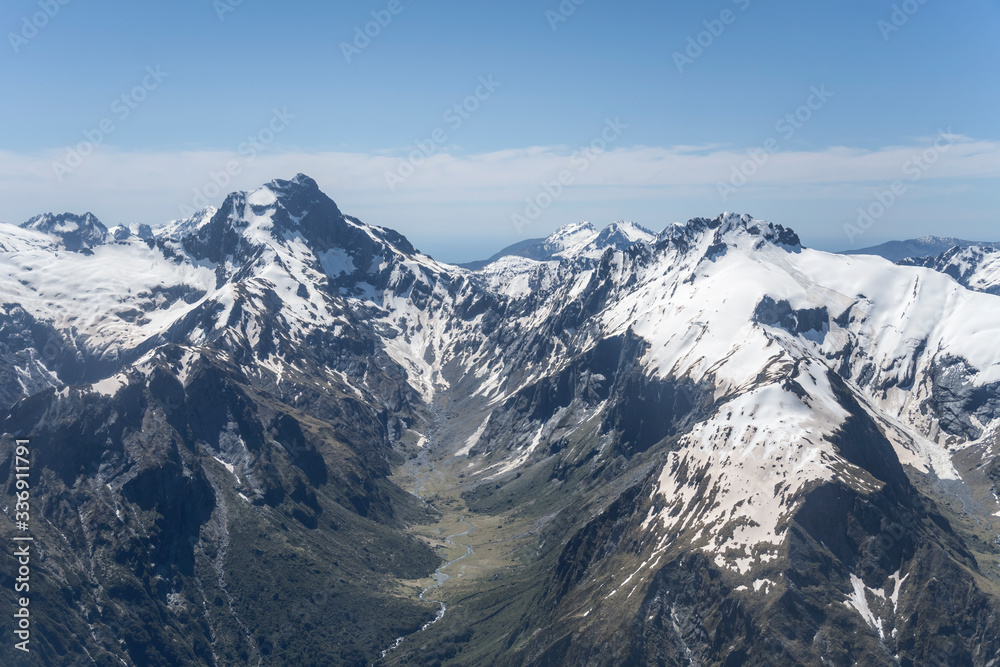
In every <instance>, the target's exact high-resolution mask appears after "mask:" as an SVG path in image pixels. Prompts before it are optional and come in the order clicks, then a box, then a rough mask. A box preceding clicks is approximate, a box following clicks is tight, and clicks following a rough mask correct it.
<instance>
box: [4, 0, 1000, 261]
mask: <svg viewBox="0 0 1000 667" xmlns="http://www.w3.org/2000/svg"><path fill="white" fill-rule="evenodd" d="M236 1H237V0H218V1H217V2H213V0H182V1H179V2H143V3H127V2H104V1H100V0H91V1H90V2H84V1H83V0H68V2H66V4H61V3H60V2H59V0H41V1H39V0H33V1H29V0H7V1H6V2H4V3H3V4H2V6H0V28H2V34H3V36H4V40H3V41H4V43H3V44H0V85H2V86H3V90H4V91H6V92H7V94H6V95H4V98H3V100H2V101H0V120H2V121H3V124H2V127H3V128H4V132H3V135H2V140H0V196H2V199H0V220H3V221H6V222H15V223H16V222H20V221H22V220H24V219H26V218H27V217H29V216H30V215H32V214H34V213H37V212H40V211H43V210H50V209H58V210H64V209H65V210H74V211H82V210H91V211H93V212H94V213H95V214H96V215H98V217H100V218H101V219H102V220H105V222H106V223H108V224H116V223H118V222H128V221H135V222H147V223H154V224H155V223H157V222H161V221H165V220H167V219H171V218H176V217H180V216H181V214H182V213H183V212H184V211H185V209H186V208H190V207H192V206H194V205H196V204H200V203H202V200H203V199H204V200H206V201H208V203H213V204H218V203H220V202H221V200H222V198H223V196H224V194H217V195H216V196H214V197H213V196H211V195H213V194H215V191H216V190H217V189H218V188H215V187H213V184H212V174H215V175H216V176H218V175H219V174H220V173H222V172H224V171H225V170H226V165H227V163H235V164H236V166H237V169H234V171H238V172H239V173H234V174H231V175H230V176H229V178H228V179H227V178H222V179H221V180H223V181H225V182H226V184H227V186H226V187H225V188H222V190H229V189H245V188H252V187H254V186H255V185H258V184H259V183H261V182H264V181H267V180H269V179H271V178H279V177H280V178H288V177H291V176H292V175H294V173H296V172H299V171H303V172H306V173H308V174H310V175H312V176H313V177H314V178H316V179H317V181H318V182H319V183H320V185H321V187H323V189H324V190H325V191H326V192H327V193H328V194H329V195H330V196H331V197H333V198H334V199H335V200H336V201H337V202H338V203H339V204H340V205H341V208H342V209H343V210H344V211H345V212H347V213H350V214H353V215H356V216H358V217H360V218H362V219H364V220H366V221H368V222H372V223H375V224H381V225H386V226H390V227H394V228H396V229H398V230H400V231H402V232H403V233H404V234H406V235H407V236H409V237H410V238H411V239H412V240H413V242H414V243H415V244H416V245H417V246H418V247H420V248H421V249H422V250H424V251H426V252H430V253H431V254H434V255H435V256H437V257H440V258H442V259H445V260H451V261H462V260H468V259H474V258H477V257H479V256H484V255H488V254H491V253H492V252H493V251H494V250H496V249H498V248H499V247H501V246H503V245H506V244H508V243H512V242H514V241H517V240H519V239H521V238H527V237H533V236H543V235H545V234H546V233H548V232H550V231H552V230H553V229H554V228H556V227H557V226H559V225H561V224H565V223H568V222H573V221H577V220H581V219H588V220H591V221H592V222H594V223H596V224H605V223H608V222H611V221H612V220H615V219H619V218H625V219H632V220H635V221H637V222H639V223H641V224H644V225H646V226H647V227H651V228H654V229H660V228H662V227H664V226H665V225H667V224H669V223H671V222H674V221H676V220H685V219H687V218H690V217H693V216H697V215H704V216H709V215H715V214H717V213H719V212H721V211H723V210H738V211H741V212H743V211H746V212H750V213H752V214H754V215H756V216H758V217H762V218H766V219H769V220H773V221H775V222H778V223H781V224H785V225H789V226H792V227H793V228H795V229H796V230H797V231H799V233H800V235H801V236H802V237H803V239H804V241H805V242H806V243H807V245H812V246H815V247H822V248H830V249H840V248H846V247H852V246H853V247H860V246H862V245H869V244H874V243H877V242H881V241H883V240H886V239H889V238H908V237H912V236H918V235H921V234H926V233H937V234H939V235H957V236H965V237H972V238H983V239H987V238H988V239H1000V234H998V233H997V213H996V212H997V208H998V207H997V204H998V203H1000V194H998V193H1000V187H998V185H1000V131H998V130H1000V128H998V121H997V118H998V117H1000V114H998V113H997V110H998V108H1000V85H998V83H1000V81H998V77H1000V46H998V40H997V36H998V35H1000V3H998V2H997V1H996V0H992V1H986V0H959V1H956V2H950V3H946V2H944V1H943V0H926V1H925V2H923V3H921V2H920V1H919V0H910V2H908V3H902V2H891V1H877V0H876V1H872V0H866V1H865V2H861V1H859V0H847V1H840V2H832V1H827V2H808V3H803V2H791V1H784V2H770V3H765V2H763V1H762V0H738V1H735V2H734V1H733V0H716V1H713V2H703V3H663V2H620V3H611V2H608V1H607V0H585V1H583V2H582V3H581V4H579V5H577V4H575V2H573V0H565V1H564V2H563V3H562V5H560V3H559V2H558V1H557V0H551V1H548V2H546V1H540V2H519V1H510V2H503V3H501V2H430V1H429V0H396V2H398V4H394V2H393V0H380V1H375V2H352V3H327V2H306V1H300V2H286V3H277V2H265V1H264V0H242V2H239V4H234V3H235V2H236ZM560 7H562V9H560ZM46 8H47V11H48V13H49V14H51V17H50V16H44V15H39V12H44V11H45V10H46ZM392 10H395V12H396V13H392ZM570 10H572V11H570ZM372 12H376V13H377V14H381V16H382V19H383V23H386V25H384V26H377V28H378V29H377V30H376V29H375V27H376V24H372V23H370V22H372V21H374V20H375V19H374V18H373V16H372ZM386 17H389V18H390V20H388V21H386ZM43 19H44V20H43ZM563 19H564V20H563ZM26 21H27V23H26ZM880 22H881V23H880ZM42 24H44V25H42ZM366 24H369V25H367V27H368V28H369V32H370V33H373V34H374V33H376V32H377V34H376V35H375V36H374V37H371V38H370V41H369V42H368V43H367V44H366V43H365V42H364V41H363V40H362V41H358V42H355V37H356V34H357V31H359V30H360V31H364V30H365V28H366ZM39 25H40V26H41V27H38V26H39ZM32 28H37V30H34V31H33V30H32ZM689 40H691V41H689ZM699 41H700V42H701V46H691V45H692V43H694V44H697V42H699ZM344 43H348V44H352V43H353V44H354V48H353V50H351V53H350V57H349V58H348V57H347V56H345V53H344V47H343V44H344ZM358 47H361V48H358ZM678 53H680V54H682V55H684V57H685V58H687V60H682V61H681V62H680V66H678V56H677V55H676V54H678ZM150 71H154V72H159V73H160V75H159V76H158V77H151V75H150V74H149V73H148V72H150ZM481 81H487V82H489V83H490V85H484V84H483V83H481ZM137 86H138V87H139V89H137V88H136V87H137ZM816 91H820V93H821V94H820V95H819V96H817V94H816ZM477 92H478V93H479V97H478V98H476V94H477ZM122 95H125V96H126V99H125V100H124V101H122V99H121V96H122ZM470 96H472V97H470ZM116 100H117V102H116ZM456 104H458V105H460V106H459V109H458V110H455V109H454V105H456ZM463 104H464V105H465V108H462V105H463ZM810 105H811V106H812V108H810ZM276 110H277V112H278V115H279V116H281V117H282V120H280V121H278V122H276V123H275V121H274V120H273V119H274V116H275V112H276ZM449 110H451V111H449ZM796 113H798V120H796V119H795V114H796ZM788 114H792V118H791V119H790V120H789V119H786V116H787V115H788ZM783 119H786V120H784V124H781V123H782V120H783ZM102 124H103V125H102ZM269 125H271V127H272V128H274V127H278V128H280V130H279V131H278V132H271V133H268V131H267V129H266V128H268V126H269ZM609 125H612V126H614V127H617V128H619V129H618V130H616V131H608V130H607V128H608V127H609ZM103 130H110V131H107V132H105V131H103ZM262 132H263V134H262ZM602 134H604V138H603V139H602V138H601V137H602ZM97 137H100V140H99V141H91V140H93V139H95V138H97ZM250 137H255V138H256V139H257V140H258V141H257V143H256V144H255V147H254V148H253V150H252V151H250V150H247V144H246V142H247V141H248V138H250ZM942 137H946V139H942ZM609 138H610V140H608V139H609ZM88 141H91V143H94V144H95V146H94V150H93V152H92V153H89V154H88V155H86V156H82V159H81V160H80V161H79V164H78V165H75V164H71V160H70V159H69V153H68V151H69V150H70V149H74V150H75V149H78V148H83V149H86V148H87V146H86V145H84V146H82V147H81V146H80V143H81V142H88ZM935 142H936V146H937V147H936V148H935ZM420 143H422V144H423V145H424V147H425V150H424V153H433V155H432V156H430V157H429V159H422V158H423V157H424V155H423V154H421V153H416V154H414V153H413V151H414V147H415V146H417V145H418V144H420ZM251 145H254V144H253V142H251ZM765 146H766V147H768V148H769V149H770V150H765V151H764V152H763V153H762V152H761V151H760V150H756V149H763V148H764V147H765ZM241 147H242V148H243V149H244V150H242V151H241ZM428 147H429V150H426V148H428ZM584 147H591V149H590V150H587V151H585V152H582V153H581V152H580V151H581V149H583V148H584ZM258 149H259V150H258ZM81 152H82V151H81ZM251 155H252V157H251ZM754 155H756V156H757V157H756V159H755V158H754V157H753V156H754ZM920 156H923V158H922V159H921V157H920ZM914 158H917V161H918V163H919V165H920V166H919V167H916V168H915V167H914V163H913V162H912V160H913V159H914ZM407 160H409V161H410V164H409V165H405V164H404V162H405V161H407ZM748 160H750V162H747V161H748ZM55 164H62V165H63V166H64V167H63V168H62V169H61V170H60V168H57V167H55V166H54V165H55ZM66 165H70V166H71V167H72V168H70V169H67V168H66ZM583 165H586V167H585V168H584V166H583ZM411 166H412V167H413V168H412V172H413V173H412V175H410V171H411V170H410V168H409V167H411ZM734 169H736V171H737V172H739V171H740V170H741V169H742V172H743V173H742V175H743V176H746V182H745V183H742V180H743V179H742V178H741V177H740V175H738V174H737V173H736V172H734V171H733V170H734ZM563 172H568V175H566V174H564V176H566V179H565V180H566V184H565V186H564V187H562V188H561V189H560V190H559V192H558V193H557V194H555V196H551V194H552V193H553V192H554V190H553V188H552V185H551V184H552V183H554V182H557V181H558V179H559V175H560V173H563ZM387 173H389V174H396V175H397V176H399V175H400V174H402V175H404V176H405V177H404V178H402V180H399V179H393V178H392V177H391V176H390V177H387V176H386V174H387ZM216 180H220V179H219V178H216ZM894 181H902V182H903V183H904V184H905V188H903V193H902V194H900V195H898V196H895V195H894V196H893V199H892V201H891V203H890V204H889V205H888V206H885V207H884V208H885V210H884V211H881V210H880V209H879V208H878V206H875V208H874V209H873V208H872V206H873V204H875V202H878V201H879V198H880V196H881V197H882V201H883V202H886V201H888V200H887V199H886V197H887V196H888V195H885V194H884V193H886V192H891V191H892V187H891V186H892V184H893V182H894ZM546 184H549V187H548V189H547V188H546ZM720 184H721V185H720ZM727 185H728V186H732V188H731V189H729V188H727V187H726V186H727ZM897 191H899V189H897ZM198 195H202V197H201V198H199V197H198ZM533 204H534V208H533V207H532V205H533ZM859 209H861V210H863V211H870V212H873V213H878V215H877V216H873V217H871V218H870V219H871V220H872V224H870V225H868V226H867V227H866V228H864V229H861V228H860V227H858V219H859ZM518 220H520V221H521V224H518V222H517V221H518ZM525 222H526V223H527V224H524V223H525ZM852 227H853V228H854V232H859V233H854V232H851V228H852Z"/></svg>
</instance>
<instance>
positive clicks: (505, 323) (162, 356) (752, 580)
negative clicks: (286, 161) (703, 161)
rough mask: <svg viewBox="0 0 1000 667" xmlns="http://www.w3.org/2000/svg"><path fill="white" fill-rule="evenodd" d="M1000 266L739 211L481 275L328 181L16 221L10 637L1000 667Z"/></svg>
mask: <svg viewBox="0 0 1000 667" xmlns="http://www.w3.org/2000/svg"><path fill="white" fill-rule="evenodd" d="M898 259H900V260H903V258H898ZM998 267H1000V260H998V255H997V251H996V250H994V249H992V248H990V247H987V246H985V245H974V246H970V247H957V248H953V247H951V246H949V247H948V248H944V249H942V250H941V252H940V253H937V255H936V256H934V257H930V258H926V259H907V260H903V261H899V262H898V263H894V262H893V261H889V260H887V259H885V258H883V257H879V256H870V255H864V254H856V255H845V254H833V253H826V252H820V251H816V250H812V249H809V248H806V247H804V246H803V245H802V243H801V242H800V239H799V237H798V236H797V235H796V233H795V232H794V231H792V230H791V229H788V228H785V227H782V226H780V225H777V224H773V223H770V222H766V221H763V220H758V219H755V218H753V217H752V216H749V215H739V214H734V213H724V214H722V215H720V216H717V217H714V218H696V219H693V220H690V221H688V222H686V223H677V224H673V225H671V226H669V227H667V228H666V229H664V230H662V231H660V232H659V233H654V232H652V231H649V230H646V229H643V228H642V227H640V226H638V225H635V224H633V223H626V222H619V223H615V224H613V225H611V226H609V227H607V228H605V229H603V230H598V229H597V228H596V227H594V226H592V225H589V224H587V223H581V224H576V225H569V226H567V227H563V228H561V229H560V230H558V231H557V232H555V233H554V234H552V235H550V236H549V237H547V238H546V239H543V240H535V241H531V242H526V243H524V244H522V245H521V246H520V247H517V248H513V249H508V251H504V252H501V253H500V254H499V256H497V257H495V258H491V260H490V261H487V262H485V263H480V264H477V265H473V266H471V267H469V266H466V267H458V266H453V265H449V264H445V263H441V262H438V261H436V260H434V259H432V258H431V257H428V256H426V255H424V254H422V253H420V252H418V251H417V250H416V249H415V248H414V247H413V245H412V244H411V243H410V242H409V241H408V240H407V239H406V238H404V237H403V236H402V235H400V234H398V233H397V232H394V231H392V230H390V229H387V228H384V227H376V226H371V225H367V224H365V223H363V222H362V221H360V220H358V219H356V218H353V217H351V216H349V215H345V214H344V213H342V212H341V211H340V209H339V208H338V206H337V205H336V204H335V203H334V201H333V200H331V199H330V198H329V197H327V196H326V195H325V194H324V193H322V192H321V191H320V190H319V188H318V186H317V185H316V183H315V182H314V181H313V180H312V179H310V178H309V177H307V176H304V175H301V174H300V175H298V176H296V177H295V178H293V179H292V180H288V181H286V180H275V181H272V182H270V183H268V184H266V185H264V186H262V187H260V188H258V189H256V190H253V191H252V192H236V193H232V194H230V195H229V196H228V197H227V198H226V200H225V202H224V203H223V204H222V206H221V207H220V208H218V209H213V208H210V209H206V210H204V211H202V212H200V213H198V214H197V215H195V216H194V217H192V218H190V219H186V220H177V221H173V222H171V223H168V224H166V225H163V226H162V227H156V228H150V227H146V226H138V225H136V226H130V227H118V228H115V229H113V230H109V229H107V228H106V227H105V226H104V225H103V224H102V223H100V221H99V220H98V219H97V218H96V217H94V216H93V215H91V214H89V213H88V214H86V215H83V216H77V215H70V214H65V215H52V214H46V215H42V216H37V217H35V218H32V220H29V221H28V222H26V223H25V224H23V225H21V226H20V227H15V226H12V225H4V226H0V274H2V275H4V276H5V277H4V280H3V281H2V282H0V290H2V292H3V293H2V297H0V304H2V305H0V376H2V378H3V383H2V384H0V418H2V419H3V422H4V424H3V432H4V434H5V435H4V436H3V439H2V440H0V461H2V462H3V463H4V465H5V467H3V468H2V470H4V471H9V472H7V473H6V474H7V485H6V487H5V488H6V490H5V493H6V500H5V502H6V503H7V505H8V507H7V510H8V511H6V512H4V513H3V518H0V526H2V531H3V536H4V538H5V539H7V541H8V542H10V540H11V539H12V537H13V536H14V535H16V534H18V533H19V529H18V527H17V525H15V523H14V521H13V520H12V518H13V512H12V511H11V508H12V507H13V505H14V503H15V493H16V475H15V472H14V470H15V460H16V457H15V452H16V441H15V439H16V438H27V439H28V440H29V441H30V448H31V451H32V456H31V475H32V477H31V498H32V500H31V514H32V520H31V524H30V531H31V536H32V537H33V540H34V542H33V544H34V545H35V546H34V548H35V552H34V560H33V561H32V568H33V569H32V583H31V595H32V598H31V609H32V619H33V628H34V630H33V634H32V652H31V653H30V654H23V653H21V652H18V651H16V649H14V648H13V644H12V643H11V642H7V643H5V644H4V645H3V646H2V647H0V659H2V661H3V664H12V665H13V664H18V665H19V664H31V665H52V664H60V665H77V664H79V665H92V664H97V665H102V666H103V665H120V664H126V665H272V664H273V665H285V664H288V665H292V664H294V665H368V664H385V665H397V664H418V665H557V664H558V665H564V664H565V665H637V666H638V665H784V664H788V665H793V664H794V665H848V664H862V665H906V666H916V665H920V666H922V665H966V664H968V665H976V666H981V667H995V666H996V665H997V664H1000V658H998V656H1000V439H998V428H997V427H998V425H1000V346H998V345H997V344H996V341H997V340H998V336H1000V301H998V300H997V297H998V292H1000V268H998ZM0 562H2V567H0V572H2V573H4V574H2V575H0V576H2V577H3V578H4V581H3V582H2V584H3V593H2V597H3V600H4V604H7V605H10V607H8V608H13V607H14V605H15V603H16V601H15V593H14V589H13V584H14V579H13V578H12V577H10V576H9V575H7V574H5V573H9V572H16V571H17V563H16V560H15V557H14V556H13V555H12V552H11V551H10V550H5V552H4V555H3V556H0Z"/></svg>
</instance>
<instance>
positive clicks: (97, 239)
mask: <svg viewBox="0 0 1000 667" xmlns="http://www.w3.org/2000/svg"><path fill="white" fill-rule="evenodd" d="M21 228H22V229H28V230H31V231H35V232H41V233H43V234H48V235H49V236H52V237H55V238H56V239H57V240H58V241H57V243H58V245H60V246H61V247H64V248H65V249H66V250H83V249H84V248H91V247H93V246H97V245H102V244H103V243H105V242H107V240H108V228H107V227H105V226H104V224H103V223H101V221H100V220H98V219H97V217H96V216H94V214H92V213H84V214H83V215H76V214H73V213H62V214H54V213H43V214H41V215H36V216H35V217H33V218H31V219H30V220H28V221H27V222H24V223H22V224H21Z"/></svg>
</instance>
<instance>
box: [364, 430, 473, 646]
mask: <svg viewBox="0 0 1000 667" xmlns="http://www.w3.org/2000/svg"><path fill="white" fill-rule="evenodd" d="M414 468H415V470H414V475H413V476H414V483H413V495H415V496H416V497H417V498H419V499H420V500H421V501H422V502H423V503H424V504H425V505H427V506H428V507H430V508H431V509H432V510H434V511H435V512H437V514H438V516H440V517H441V518H444V516H445V513H444V512H442V511H441V510H439V509H438V508H437V507H435V506H434V504H433V503H431V502H429V501H428V500H427V499H426V498H424V496H423V495H422V494H421V493H420V492H421V490H422V489H423V486H424V482H426V481H427V479H428V478H429V477H430V476H431V474H432V473H434V472H436V471H437V468H436V466H435V465H434V463H433V462H432V461H431V460H430V457H428V456H427V450H426V449H424V450H422V451H421V452H420V454H419V455H418V456H417V458H416V460H415V462H414ZM417 471H422V472H423V475H420V476H418V474H417ZM458 521H459V523H462V524H465V525H466V526H468V527H469V529H468V530H466V531H464V532H461V533H455V534H453V535H448V536H447V537H445V538H444V541H445V543H446V544H450V545H453V546H459V547H465V553H464V554H462V555H461V556H459V557H458V558H453V559H451V560H450V561H448V562H447V563H445V564H444V565H442V566H441V567H439V568H437V569H436V570H434V583H433V584H432V585H430V586H428V587H427V588H425V589H424V590H423V591H421V592H420V599H421V600H423V601H424V602H436V603H437V604H438V605H440V608H439V609H438V612H437V614H436V615H435V616H434V619H433V620H430V621H427V623H425V624H424V626H423V627H422V628H420V630H418V631H417V632H423V631H424V630H426V629H427V628H429V627H431V626H432V625H434V624H435V623H437V622H438V621H440V620H441V619H442V618H444V614H445V612H446V611H448V605H446V604H445V603H444V601H443V600H436V599H434V598H429V597H426V595H427V593H428V592H429V591H433V590H434V589H436V588H441V586H443V585H444V582H446V581H448V580H449V579H451V575H450V574H447V573H446V572H445V570H447V569H448V568H449V567H451V566H452V565H454V564H455V563H457V562H458V561H460V560H462V559H464V558H468V557H469V556H471V555H472V553H473V551H474V549H473V548H472V547H471V546H470V545H468V544H463V543H461V542H454V541H452V539H451V538H453V537H463V536H465V535H471V534H472V533H473V532H475V530H476V527H475V526H474V525H472V524H471V523H469V522H468V521H466V520H465V517H464V516H459V517H458ZM413 634H416V633H413ZM409 636H412V635H403V636H402V637H397V638H396V641H395V642H393V644H392V646H390V647H389V648H387V649H385V650H384V651H382V657H383V658H384V657H385V656H387V655H388V654H389V653H390V652H391V651H393V650H394V649H396V648H397V647H398V646H399V645H400V644H402V643H403V640H404V639H406V638H407V637H409Z"/></svg>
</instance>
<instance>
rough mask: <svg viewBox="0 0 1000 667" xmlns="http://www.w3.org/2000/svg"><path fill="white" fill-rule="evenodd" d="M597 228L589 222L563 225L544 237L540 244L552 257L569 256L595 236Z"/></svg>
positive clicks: (581, 248)
mask: <svg viewBox="0 0 1000 667" xmlns="http://www.w3.org/2000/svg"><path fill="white" fill-rule="evenodd" d="M597 234H598V232H597V228H596V227H594V225H592V224H591V223H589V222H574V223H570V224H568V225H563V226H562V227H560V228H559V229H557V230H556V231H554V232H552V233H551V234H549V235H548V237H546V239H545V242H544V243H543V244H542V245H543V246H544V248H545V250H546V252H547V253H548V254H549V255H550V256H553V257H560V256H562V257H571V256H573V255H575V254H577V253H578V252H580V251H581V250H583V249H584V248H585V247H586V246H587V245H588V244H589V243H590V242H591V241H593V240H594V239H595V238H597Z"/></svg>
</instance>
